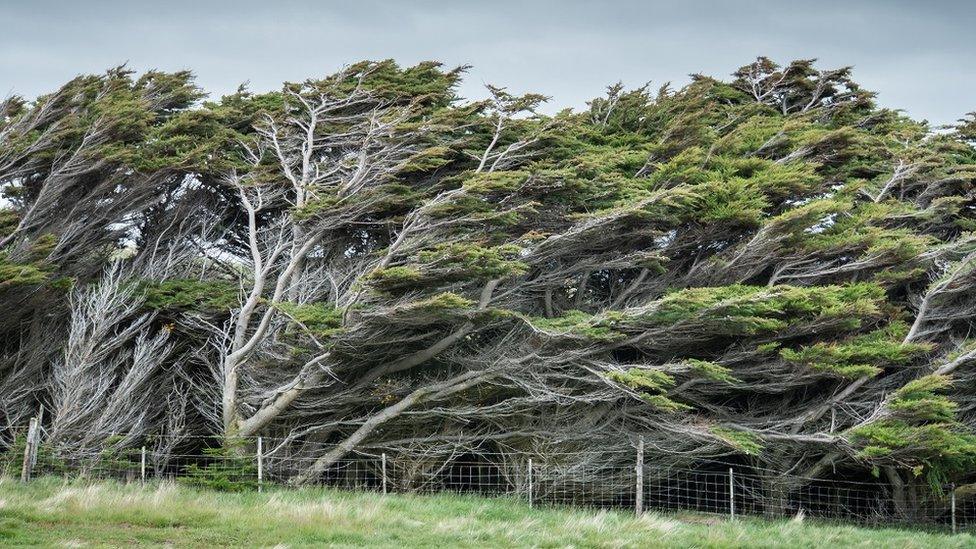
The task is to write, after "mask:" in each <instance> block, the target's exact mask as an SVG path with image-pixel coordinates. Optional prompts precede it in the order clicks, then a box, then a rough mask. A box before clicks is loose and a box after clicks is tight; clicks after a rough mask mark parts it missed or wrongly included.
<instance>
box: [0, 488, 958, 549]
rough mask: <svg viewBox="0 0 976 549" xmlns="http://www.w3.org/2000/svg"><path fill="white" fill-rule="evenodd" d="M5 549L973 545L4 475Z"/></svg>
mask: <svg viewBox="0 0 976 549" xmlns="http://www.w3.org/2000/svg"><path fill="white" fill-rule="evenodd" d="M0 545H2V546H5V547H10V546H30V545H36V546H44V547H51V546H62V547H130V546H138V545H173V546H178V547H211V546H215V545H229V546H247V547H274V546H278V547H300V546H309V545H330V546H340V547H357V546H367V545H368V546H379V547H399V548H405V547H486V546H492V547H513V546H520V547H522V546H538V547H677V546H680V547H748V546H761V547H817V548H824V547H838V546H858V547H882V546H885V547H893V546H894V547H939V548H940V549H947V548H950V547H973V546H976V538H974V537H972V536H970V535H968V534H960V535H957V536H950V535H944V534H933V533H924V532H913V531H907V530H892V529H888V530H880V529H861V528H855V527H846V526H831V525H818V524H813V523H810V522H809V521H808V522H802V523H801V522H793V521H776V522H770V521H761V520H758V519H743V520H737V521H735V522H730V521H728V520H725V519H723V518H719V517H711V516H703V515H660V514H648V515H646V516H644V517H642V518H639V519H638V518H634V517H633V516H632V515H630V514H629V513H626V512H605V511H604V512H601V511H587V510H569V509H538V508H536V509H530V508H528V506H526V505H525V504H523V503H521V502H518V501H514V500H510V499H485V498H480V497H476V496H456V495H434V496H419V495H390V496H382V495H379V494H373V493H357V492H340V491H335V490H329V489H307V490H289V491H285V490H280V491H278V490H274V491H270V492H266V493H264V494H257V493H219V492H209V491H205V490H198V489H193V488H189V487H185V486H180V485H174V484H160V485H152V486H148V487H141V486H139V485H122V484H116V483H110V482H98V483H94V484H91V483H82V482H78V481H75V482H67V481H63V480H59V479H53V478H41V479H37V480H35V481H32V482H31V483H30V484H29V485H26V486H25V485H22V484H20V483H18V482H16V481H13V480H10V479H0Z"/></svg>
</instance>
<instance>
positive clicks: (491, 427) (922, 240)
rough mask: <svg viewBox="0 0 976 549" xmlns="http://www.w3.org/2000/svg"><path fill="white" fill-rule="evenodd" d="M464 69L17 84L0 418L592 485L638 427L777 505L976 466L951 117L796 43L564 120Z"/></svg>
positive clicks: (966, 209)
mask: <svg viewBox="0 0 976 549" xmlns="http://www.w3.org/2000/svg"><path fill="white" fill-rule="evenodd" d="M462 74H463V68H459V69H455V70H445V69H443V68H442V67H441V66H440V65H438V64H436V63H422V64H420V65H417V66H415V67H409V68H401V67H398V66H397V65H395V64H394V63H392V62H390V61H385V62H378V63H373V62H367V63H359V64H355V65H351V66H349V67H346V68H345V69H343V70H342V71H340V72H338V73H336V74H334V75H331V76H327V77H325V78H321V79H311V80H308V81H305V82H301V83H290V84H286V85H284V87H283V88H282V89H281V90H279V91H274V92H269V93H261V94H255V93H251V92H248V91H247V90H244V89H241V90H239V91H238V92H237V93H235V94H231V95H228V96H226V97H223V98H221V99H219V100H211V101H208V102H203V103H200V102H199V101H200V99H201V94H200V92H199V91H198V90H196V88H194V87H193V85H192V82H191V79H190V76H189V75H188V74H185V73H176V74H162V73H149V74H147V75H144V76H142V77H139V78H135V77H134V76H133V75H132V74H131V73H129V72H128V71H125V70H122V69H118V70H114V71H110V72H109V73H107V74H106V75H103V76H93V77H81V78H79V79H77V80H75V81H72V82H71V83H69V84H67V85H66V86H65V87H64V88H62V90H60V91H58V92H56V93H54V94H52V95H50V96H45V97H41V98H39V99H37V100H36V101H34V102H26V101H24V100H21V99H17V98H14V99H11V100H8V101H7V102H6V103H5V104H4V107H3V109H2V111H0V112H2V113H3V116H2V118H0V185H3V189H4V195H5V196H6V199H7V201H8V203H9V206H8V207H6V208H5V209H4V210H2V212H0V238H2V246H0V248H2V251H0V299H2V300H3V303H4V305H5V306H6V307H7V308H8V309H10V310H15V311H16V313H12V314H10V315H8V316H7V317H6V318H4V319H3V322H2V323H0V329H2V332H3V337H4V344H3V348H2V355H0V387H2V391H0V406H2V409H0V411H2V414H3V417H4V419H5V421H7V422H8V423H9V424H11V425H15V424H19V423H21V422H22V421H23V420H24V419H25V418H26V417H29V416H30V415H31V414H32V413H33V411H34V410H35V409H36V408H37V406H38V404H40V403H43V404H44V405H45V406H47V409H48V410H49V411H52V413H49V414H48V415H47V416H46V417H47V420H46V422H47V423H48V424H49V426H50V428H49V433H51V440H50V441H49V443H50V444H52V445H54V444H57V445H59V447H60V448H62V449H63V451H64V452H65V453H71V452H72V451H75V452H76V453H79V454H87V455H92V454H93V453H94V450H93V449H94V448H96V447H97V446H98V444H99V442H98V439H99V438H100V437H102V434H103V433H106V432H109V431H111V432H112V433H113V434H119V433H120V432H123V431H124V432H125V433H127V437H128V438H125V437H123V438H122V439H119V438H117V437H115V438H113V439H112V440H113V441H114V442H113V443H115V444H116V445H123V446H124V445H125V444H130V443H132V444H134V441H135V440H136V439H138V438H140V437H146V436H149V435H151V434H153V433H162V432H174V433H186V432H193V433H205V434H210V435H216V436H218V437H220V438H222V439H223V440H225V441H227V442H228V443H230V441H231V440H232V439H234V438H236V437H241V436H244V437H247V436H252V435H258V434H261V435H267V436H274V437H276V438H277V439H278V440H279V444H278V445H277V446H276V447H275V448H274V449H272V456H274V454H275V452H282V453H287V455H289V456H293V457H297V458H300V459H297V460H296V462H297V463H301V464H302V467H300V468H297V469H295V470H294V471H292V473H293V474H294V475H293V481H294V482H296V483H303V482H314V481H316V480H318V479H320V478H322V475H323V474H325V472H326V471H327V470H329V468H330V467H331V466H332V465H333V464H335V463H336V462H337V461H338V460H340V459H345V458H348V457H349V456H350V454H354V453H355V452H368V451H378V450H382V451H387V452H398V453H399V454H400V455H401V456H402V459H404V460H410V461H411V467H413V468H415V469H417V470H421V469H423V468H425V467H431V468H433V467H435V466H439V465H443V461H444V460H445V459H449V458H450V457H451V456H455V455H458V454H459V453H469V454H475V455H479V453H482V454H484V455H486V456H487V455H489V454H490V455H494V456H497V455H499V454H502V455H504V454H505V453H506V452H510V453H511V458H512V460H517V459H518V457H519V456H525V455H530V454H531V455H537V456H539V459H545V460H548V461H550V462H559V461H560V460H569V459H571V460H573V463H566V464H561V465H566V466H567V467H569V466H571V465H574V464H575V465H580V464H584V465H585V466H586V467H587V470H589V471H592V472H593V475H594V478H593V479H592V480H593V481H594V482H597V481H599V475H600V473H599V471H600V470H601V468H608V469H611V468H614V467H621V466H624V465H625V464H629V463H630V462H629V461H628V460H630V449H631V448H632V445H633V443H634V441H635V440H636V439H637V437H643V439H644V440H645V443H646V447H647V453H648V459H653V460H654V462H655V463H658V464H668V465H676V466H682V467H701V468H709V467H712V466H713V465H712V464H713V461H712V460H722V461H723V462H725V463H729V462H732V463H737V464H738V465H739V466H741V467H744V468H752V469H753V470H754V471H755V472H756V474H758V475H760V476H761V478H762V480H763V485H762V486H761V487H760V488H759V489H761V490H764V491H766V492H768V493H769V494H783V493H784V492H786V493H788V492H789V491H790V490H794V489H796V488H797V487H798V486H799V485H800V484H802V483H805V482H809V479H810V478H820V477H824V478H828V477H832V476H844V477H857V478H862V479H876V480H875V482H877V483H878V484H879V486H885V487H886V489H888V490H890V491H891V493H892V494H894V495H895V497H896V501H897V502H898V506H899V511H900V512H902V513H904V514H905V515H912V514H914V513H918V512H920V510H922V509H924V508H925V506H927V505H932V506H935V505H939V499H938V497H936V496H937V494H938V487H939V486H941V485H942V484H944V483H945V482H946V481H948V480H952V481H955V482H959V483H964V482H971V481H973V480H974V479H973V477H972V471H973V470H976V435H974V433H973V427H974V425H976V399H974V398H973V397H972V394H973V389H974V383H976V369H974V366H976V352H974V348H976V345H974V344H973V340H972V335H971V331H972V328H973V322H974V316H976V301H974V297H973V296H974V295H976V291H974V290H976V278H974V273H976V260H974V257H976V256H974V254H976V238H974V236H973V231H974V230H976V209H974V202H973V192H974V188H976V170H974V168H973V166H974V165H976V152H974V150H976V149H974V148H973V144H974V138H973V135H974V132H973V131H972V126H973V123H972V119H971V116H970V118H967V119H964V120H962V121H961V122H960V124H959V125H958V126H957V127H956V128H953V129H950V131H943V132H934V131H933V129H932V128H930V127H929V126H928V125H926V124H925V123H922V122H916V121H913V120H911V119H909V118H907V117H906V116H904V115H902V114H900V113H898V112H896V111H891V110H888V109H883V108H879V107H878V106H877V105H876V104H875V103H874V101H873V94H872V93H870V92H868V91H865V90H863V89H861V88H860V86H858V85H857V83H856V82H854V80H853V79H852V71H851V70H850V68H841V69H835V70H824V69H821V68H819V67H818V66H817V65H816V63H815V62H814V61H813V60H799V61H794V62H792V63H789V64H788V65H786V66H779V65H777V64H776V63H774V62H773V61H771V60H769V59H767V58H759V59H757V60H756V61H755V62H754V63H751V64H749V65H746V66H744V67H742V68H740V69H739V70H737V71H735V72H734V73H733V75H732V79H731V80H730V81H728V82H725V81H721V80H718V79H715V78H711V77H707V76H704V75H694V76H693V78H692V81H691V83H690V84H688V85H687V86H685V87H683V88H681V89H673V88H672V87H671V86H668V85H665V86H661V87H660V88H658V89H657V90H656V91H652V89H651V88H650V86H647V85H646V86H642V87H640V88H637V89H634V90H627V89H625V88H624V87H623V86H622V85H619V84H618V85H614V86H611V87H610V88H608V90H607V95H606V96H605V97H602V98H597V99H594V100H593V101H592V102H591V103H590V107H589V109H588V110H587V111H585V112H580V113H573V112H571V111H563V112H560V113H559V114H557V115H555V116H546V115H542V114H540V113H539V107H540V105H541V104H542V103H543V102H545V101H546V100H547V99H546V98H545V97H544V96H541V95H537V94H526V95H518V94H514V93H512V92H510V91H508V90H506V89H504V88H500V87H494V86H489V87H488V89H487V95H488V99H486V100H484V101H476V102H468V103H466V102H463V101H461V100H460V99H459V98H458V97H457V96H456V94H455V87H456V85H457V83H458V82H459V79H460V78H461V76H462ZM120 273H124V275H123V274H120ZM98 303H103V305H104V306H103V305H97V306H96V304H98ZM99 308H101V309H104V310H105V311H106V312H105V314H104V315H96V314H93V313H92V311H93V310H95V309H99ZM163 351H165V352H163ZM149 359H152V360H149ZM146 384H152V386H153V389H154V391H155V392H149V393H146V392H142V391H141V389H139V388H140V387H144V386H146ZM92 395H97V398H96V397H93V396H92ZM126 395H128V396H126ZM147 395H150V396H147ZM179 395H186V396H185V398H182V399H181V398H178V396H179ZM108 410H111V411H112V412H111V413H110V414H109V413H108V412H107V411H108ZM135 410H140V411H141V412H140V413H139V414H136V415H133V414H134V413H135V412H134V411H135ZM106 414H107V415H106ZM108 416H111V417H108ZM171 418H177V419H174V420H173V421H169V419H171ZM85 430H87V434H86V435H85V436H79V435H72V433H73V432H75V431H85ZM176 438H177V439H178V437H176ZM120 440H121V442H120ZM103 444H104V443H103ZM398 459H399V458H398ZM486 459H487V458H486ZM503 461H504V460H503ZM506 463H508V462H503V463H497V464H496V465H497V466H498V467H499V468H502V469H504V468H505V467H508V466H510V464H508V465H507V464H506ZM512 463H514V461H513V462H512ZM566 470H569V469H566ZM785 473H789V474H786V475H784V474H785ZM621 489H624V488H623V487H622V488H621ZM771 511H773V510H771Z"/></svg>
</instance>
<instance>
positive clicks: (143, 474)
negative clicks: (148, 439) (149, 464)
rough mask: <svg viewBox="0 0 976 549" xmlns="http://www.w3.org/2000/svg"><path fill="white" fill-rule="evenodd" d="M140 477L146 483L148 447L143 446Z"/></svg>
mask: <svg viewBox="0 0 976 549" xmlns="http://www.w3.org/2000/svg"><path fill="white" fill-rule="evenodd" d="M139 478H140V479H141V481H142V483H143V484H145V483H146V447H145V446H143V447H142V452H141V456H140V459H139Z"/></svg>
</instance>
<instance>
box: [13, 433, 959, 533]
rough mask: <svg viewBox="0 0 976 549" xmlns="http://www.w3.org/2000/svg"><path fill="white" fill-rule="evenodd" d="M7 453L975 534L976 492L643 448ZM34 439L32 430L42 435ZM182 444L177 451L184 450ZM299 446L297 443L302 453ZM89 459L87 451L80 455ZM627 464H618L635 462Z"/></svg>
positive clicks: (119, 469)
mask: <svg viewBox="0 0 976 549" xmlns="http://www.w3.org/2000/svg"><path fill="white" fill-rule="evenodd" d="M32 432H33V434H32V435H28V436H27V437H21V438H20V439H19V440H25V441H26V442H25V443H21V444H13V445H11V447H10V448H9V449H8V451H7V452H6V454H5V455H6V465H7V470H8V473H11V472H16V473H20V474H21V477H22V479H23V480H25V481H28V480H29V479H30V478H33V477H37V476H42V475H44V476H48V475H54V476H61V477H83V478H87V479H115V480H120V481H124V482H143V483H146V482H153V481H157V480H162V479H166V480H175V481H180V482H186V483H190V484H194V485H198V486H206V487H212V488H217V489H225V490H245V489H246V490H250V489H256V490H263V489H265V488H267V487H270V486H280V487H291V486H295V485H296V482H295V481H296V479H298V478H302V476H303V475H306V476H307V475H308V474H309V471H313V470H316V471H317V472H315V473H314V474H312V475H311V476H308V477H307V479H306V480H308V482H307V483H303V484H315V485H322V486H328V487H332V488H337V489H343V490H368V491H375V492H382V493H442V492H452V493H466V494H478V495H482V496H507V497H512V498H518V499H520V500H523V501H525V502H527V503H528V504H529V505H532V506H572V507H590V508H601V509H627V510H634V511H636V512H637V513H638V514H639V513H641V512H644V511H660V512H694V513H709V514H716V515H724V516H726V517H729V518H732V519H734V518H736V517H741V516H759V517H766V518H771V519H781V518H794V517H798V516H800V517H803V518H804V519H814V520H828V521H833V522H841V523H852V524H858V525H867V526H907V527H912V528H932V529H945V530H949V531H952V532H959V531H974V530H976V498H971V497H957V490H955V489H954V487H952V486H947V487H945V488H944V489H943V490H932V489H927V490H924V491H922V490H915V491H911V490H908V491H907V492H904V491H903V493H901V494H896V493H894V491H893V489H892V488H891V486H889V485H888V484H887V483H885V482H883V481H882V480H881V479H878V480H877V482H863V481H849V480H835V479H812V478H802V477H795V476H787V475H781V474H776V473H775V472H773V471H765V470H762V469H755V468H747V467H744V466H741V465H739V466H736V465H729V464H727V463H721V462H717V461H702V462H701V464H700V465H698V466H696V467H694V468H677V467H666V466H658V465H655V464H654V463H653V462H645V461H644V455H643V450H642V446H641V447H638V448H635V450H634V451H633V452H630V453H621V455H619V456H617V458H618V459H615V460H611V461H613V462H614V463H606V462H603V463H594V462H592V461H591V460H583V459H579V458H580V454H578V453H573V452H561V453H544V454H541V453H531V454H530V453H525V452H517V451H506V452H489V451H477V452H471V451H466V452H464V453H459V454H454V455H443V454H424V453H421V452H417V453H409V452H407V453H405V452H399V453H386V452H366V451H362V450H360V451H355V450H354V451H350V452H348V453H346V454H345V455H343V456H342V457H341V458H340V459H336V460H334V461H332V462H330V463H327V464H325V465H324V466H323V464H322V463H321V459H322V456H324V455H327V454H328V451H329V450H332V449H334V448H335V447H334V446H330V445H313V446H314V448H313V449H312V450H310V449H309V445H307V444H305V445H296V444H291V443H290V442H293V441H289V440H282V439H271V438H267V437H254V438H247V439H240V440H239V441H238V442H237V443H236V444H233V445H231V447H230V448H228V445H226V444H222V442H225V441H222V440H220V439H217V438H213V437H181V440H180V441H162V442H165V444H161V443H160V442H161V441H160V440H155V441H154V442H155V444H152V445H147V446H140V447H131V446H130V447H118V446H115V447H113V448H112V449H108V450H107V449H104V448H103V449H102V450H100V451H97V452H95V451H91V450H88V451H82V450H79V449H78V447H77V446H72V445H71V443H72V441H71V440H70V437H68V439H65V440H48V441H42V440H43V436H44V435H43V433H42V429H41V428H40V427H37V428H36V430H35V431H32ZM32 437H33V438H32ZM174 448H176V449H177V450H174ZM296 448H297V450H296ZM79 456H81V457H79ZM627 461H629V464H627V465H620V464H619V463H620V462H627Z"/></svg>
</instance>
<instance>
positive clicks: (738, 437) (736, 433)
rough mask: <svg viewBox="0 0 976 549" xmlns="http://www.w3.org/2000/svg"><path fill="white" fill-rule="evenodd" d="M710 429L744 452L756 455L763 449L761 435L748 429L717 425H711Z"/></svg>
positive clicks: (724, 440)
mask: <svg viewBox="0 0 976 549" xmlns="http://www.w3.org/2000/svg"><path fill="white" fill-rule="evenodd" d="M709 431H711V433H712V434H713V435H715V436H717V437H718V438H720V439H722V441H723V442H725V443H726V444H728V445H729V446H731V447H733V448H735V449H736V450H739V451H740V452H742V453H744V454H747V455H750V456H755V455H759V453H760V452H762V450H763V445H762V441H761V440H760V439H759V437H757V436H756V435H754V434H752V433H749V432H747V431H742V430H739V429H730V428H727V427H720V426H717V425H716V426H713V427H711V428H710V429H709Z"/></svg>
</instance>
